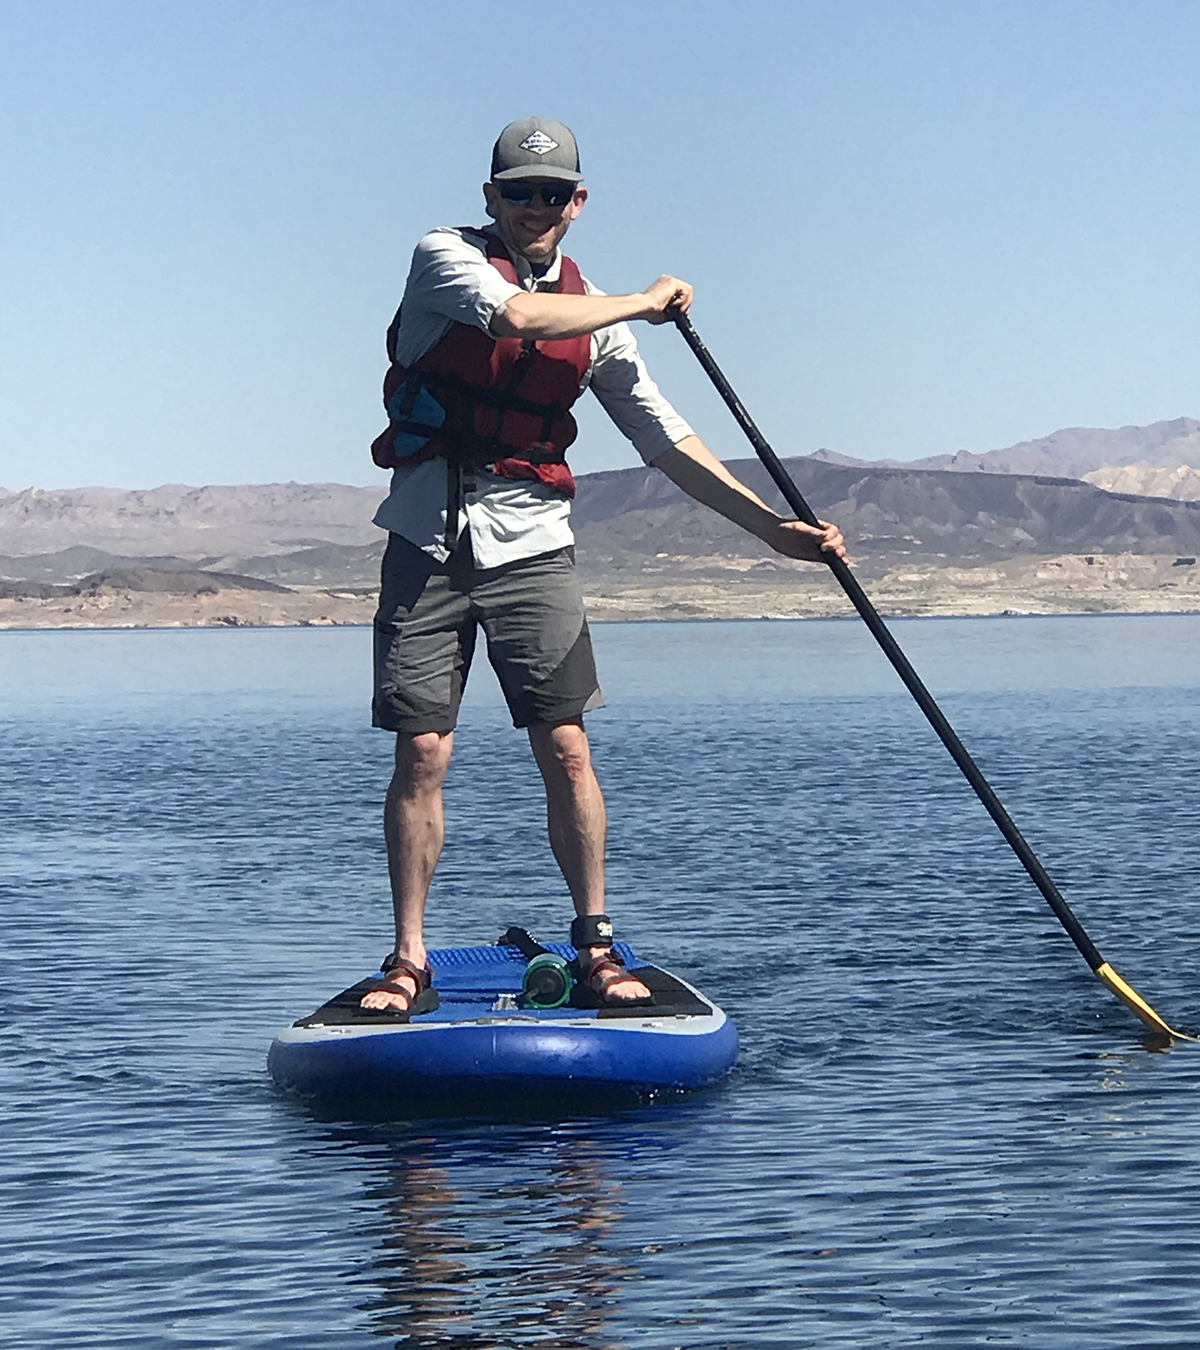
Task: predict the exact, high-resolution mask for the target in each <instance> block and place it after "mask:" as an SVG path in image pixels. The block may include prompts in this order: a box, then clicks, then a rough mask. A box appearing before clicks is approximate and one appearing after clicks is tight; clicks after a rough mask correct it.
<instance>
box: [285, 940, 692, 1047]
mask: <svg viewBox="0 0 1200 1350" xmlns="http://www.w3.org/2000/svg"><path fill="white" fill-rule="evenodd" d="M613 945H614V947H615V949H616V951H617V952H618V953H619V954H620V955H621V957H622V958H623V959H624V961H625V965H626V968H627V969H628V970H629V971H630V973H631V974H632V973H635V972H636V974H637V977H638V979H639V980H641V981H642V983H643V984H645V985H646V987H647V988H648V989H649V990H650V995H651V1001H650V1003H649V1004H645V1003H643V1004H639V1005H637V1006H634V1007H621V1006H612V1007H604V1008H583V1007H573V1006H572V1005H571V1004H569V1003H568V1004H564V1005H563V1006H562V1007H560V1008H520V1009H516V1008H514V1009H511V1010H505V1011H507V1012H508V1016H509V1017H510V1018H511V1019H512V1020H513V1021H514V1022H518V1023H519V1022H524V1021H528V1019H529V1018H530V1017H535V1018H537V1020H538V1021H560V1020H563V1019H568V1018H569V1019H570V1020H572V1021H578V1020H579V1019H580V1018H589V1017H594V1018H598V1019H602V1020H605V1021H608V1020H609V1019H613V1018H629V1017H641V1018H646V1017H659V1018H661V1017H704V1016H708V1015H710V1014H711V1013H712V1011H713V1008H712V1005H711V1004H709V1003H706V1002H705V1001H704V1000H703V999H701V998H698V997H697V996H696V994H695V993H694V992H693V991H692V990H691V989H689V988H688V987H687V985H685V984H684V983H683V982H682V981H680V980H677V979H676V978H675V976H673V975H670V974H668V972H667V971H665V970H660V969H659V968H658V967H657V966H652V965H648V964H647V963H646V962H644V961H643V960H642V959H641V958H640V957H638V956H636V955H635V954H634V952H633V949H632V948H631V947H629V945H628V944H627V943H624V942H617V943H614V944H613ZM546 947H547V950H549V951H552V952H554V953H556V954H557V955H559V956H563V957H565V958H566V959H568V960H570V959H571V958H572V957H574V955H575V949H574V948H573V947H571V946H569V945H568V944H567V943H562V942H556V943H547V944H546ZM429 964H430V965H431V966H432V967H433V971H434V986H435V988H436V989H437V991H438V996H439V997H440V999H441V1007H440V1008H438V1009H436V1010H434V1011H433V1012H431V1013H425V1014H421V1015H418V1016H417V1017H416V1018H414V1019H413V1025H414V1026H416V1025H422V1026H427V1025H433V1024H437V1025H439V1026H445V1027H449V1026H453V1025H454V1023H455V1022H464V1021H474V1020H476V1019H478V1018H483V1017H486V1018H489V1019H493V1018H500V1019H503V1018H504V1017H505V1012H504V1011H501V1012H497V1011H496V1010H495V1009H494V1006H493V1005H494V1004H495V1003H496V1002H497V1001H498V1000H499V998H500V997H501V995H510V996H512V995H517V994H519V993H520V990H521V976H522V974H523V973H524V970H525V964H526V962H525V958H524V957H523V956H522V955H521V953H520V952H519V951H518V950H517V949H516V948H515V947H501V946H491V947H446V948H442V949H440V950H431V951H430V953H429ZM377 978H378V977H377V976H372V977H370V978H369V979H365V980H359V982H358V983H357V984H353V985H351V986H350V988H349V989H343V990H342V992H341V993H340V994H335V995H334V996H333V998H331V999H329V1001H328V1002H326V1003H323V1004H322V1005H321V1006H320V1007H319V1008H318V1009H317V1010H316V1011H315V1012H312V1013H309V1015H308V1016H307V1017H302V1018H300V1019H299V1021H297V1022H295V1023H293V1025H294V1026H297V1027H319V1026H402V1025H404V1024H405V1023H407V1022H408V1021H409V1016H408V1014H407V1013H402V1012H388V1011H386V1010H375V1009H366V1008H362V1007H360V1006H359V1001H360V1000H361V998H362V996H363V994H365V993H366V992H367V990H368V989H369V988H370V987H371V986H372V985H373V984H374V983H375V981H376V979H377ZM505 1020H507V1019H505Z"/></svg>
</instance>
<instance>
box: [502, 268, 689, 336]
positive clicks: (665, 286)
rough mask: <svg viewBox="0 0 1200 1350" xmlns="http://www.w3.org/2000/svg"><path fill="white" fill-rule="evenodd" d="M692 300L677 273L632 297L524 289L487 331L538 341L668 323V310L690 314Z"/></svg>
mask: <svg viewBox="0 0 1200 1350" xmlns="http://www.w3.org/2000/svg"><path fill="white" fill-rule="evenodd" d="M691 303H692V288H691V287H690V286H689V285H688V283H687V282H686V281H680V280H678V279H677V278H676V277H668V276H661V277H659V279H658V280H657V281H656V282H655V283H654V284H653V285H652V286H649V287H647V288H646V290H644V291H635V292H633V294H631V295H559V294H558V292H557V291H522V292H521V294H520V295H514V296H511V297H510V298H509V299H508V300H507V301H506V302H505V304H504V308H503V309H499V310H497V311H496V313H495V314H494V315H493V316H492V319H491V322H490V323H489V324H488V331H489V332H490V333H491V334H492V336H493V337H518V338H525V339H527V340H531V341H534V342H552V341H555V340H557V339H559V338H572V337H581V336H582V335H583V334H584V333H594V332H595V331H596V329H598V328H608V327H609V326H610V325H612V324H614V323H625V322H626V321H627V320H629V319H645V320H646V321H647V322H648V323H666V322H667V319H668V315H667V311H668V310H669V309H672V308H675V307H677V308H679V309H681V310H683V312H684V313H685V314H686V313H687V311H688V309H689V308H690V307H691Z"/></svg>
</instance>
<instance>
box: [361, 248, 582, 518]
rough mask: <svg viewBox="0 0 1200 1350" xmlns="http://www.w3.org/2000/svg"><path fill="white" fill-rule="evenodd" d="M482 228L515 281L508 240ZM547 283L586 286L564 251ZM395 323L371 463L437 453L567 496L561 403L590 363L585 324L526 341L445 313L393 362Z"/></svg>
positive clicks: (561, 289)
mask: <svg viewBox="0 0 1200 1350" xmlns="http://www.w3.org/2000/svg"><path fill="white" fill-rule="evenodd" d="M470 233H476V232H475V231H470ZM481 237H482V238H484V239H486V240H487V258H488V262H490V263H491V265H492V266H493V267H494V268H495V269H496V270H497V271H498V272H499V273H500V275H501V276H503V277H504V278H505V280H506V281H511V282H512V283H513V284H514V285H516V284H517V271H516V268H515V267H514V266H513V263H512V259H511V258H510V257H509V255H508V250H507V249H506V248H505V247H504V245H503V244H502V243H501V242H500V241H499V239H497V238H496V237H495V236H494V235H490V234H484V235H482V236H481ZM556 289H557V292H558V294H560V295H586V294H587V291H586V288H585V287H584V284H583V278H582V277H581V276H580V275H579V268H578V267H576V265H575V264H574V263H573V262H572V261H571V259H570V258H568V257H566V256H565V255H564V256H563V258H562V263H561V270H560V272H559V280H558V286H557V288H556ZM399 327H400V313H399V311H397V314H396V317H395V318H394V319H393V320H392V325H391V327H390V328H389V329H388V356H389V358H390V359H391V362H392V364H391V367H390V369H389V370H388V372H387V375H386V376H385V378H384V382H383V402H384V407H385V408H386V409H387V413H388V418H389V422H388V427H387V430H386V431H384V432H383V434H382V435H380V436H378V437H377V438H376V440H375V442H374V443H373V444H372V446H371V456H372V458H373V459H374V460H375V463H376V464H378V465H379V466H380V468H383V469H392V468H396V467H398V466H399V465H403V464H419V463H421V462H423V461H425V460H429V459H433V458H435V457H436V456H439V455H441V456H443V457H444V458H445V459H446V460H447V462H448V468H449V469H450V471H451V473H452V475H453V477H455V478H456V479H457V478H458V477H459V475H460V474H461V473H462V472H464V471H465V472H467V473H468V474H469V473H470V472H473V471H474V469H476V468H484V467H486V469H487V471H488V472H489V473H493V474H496V475H498V476H499V477H501V478H524V479H531V480H534V481H536V482H539V483H545V484H546V486H547V487H551V488H553V489H555V491H557V492H561V493H562V494H563V495H564V496H566V497H574V495H575V479H574V478H573V477H572V474H571V470H570V469H569V468H568V467H567V463H566V451H567V448H568V447H569V446H570V445H571V444H572V442H573V441H574V440H575V437H576V435H577V434H578V428H577V427H576V424H575V419H574V417H572V416H571V413H570V408H571V406H572V404H573V403H574V402H575V400H576V399H577V398H578V397H579V395H580V394H581V393H582V391H583V380H584V376H585V375H586V373H587V370H588V367H589V365H590V364H591V359H592V339H591V337H590V335H589V334H586V333H585V334H582V335H581V336H580V337H573V338H563V339H559V340H555V341H546V342H534V341H531V340H523V339H521V338H515V337H514V338H494V337H491V336H489V334H487V333H485V332H483V331H482V329H479V328H476V327H474V326H472V325H471V324H465V323H453V324H451V326H450V329H449V331H448V332H447V333H446V334H445V336H444V337H443V338H441V340H440V341H439V342H437V343H435V344H434V346H433V347H431V348H430V350H429V351H427V352H426V353H425V355H424V356H422V357H421V358H420V359H419V360H417V361H416V362H414V363H413V364H412V365H411V366H402V365H400V364H399V362H397V360H396V335H397V332H398V330H399ZM443 414H444V416H443ZM458 496H459V494H458V493H456V492H452V493H451V497H452V498H455V497H458ZM450 523H451V522H448V524H450Z"/></svg>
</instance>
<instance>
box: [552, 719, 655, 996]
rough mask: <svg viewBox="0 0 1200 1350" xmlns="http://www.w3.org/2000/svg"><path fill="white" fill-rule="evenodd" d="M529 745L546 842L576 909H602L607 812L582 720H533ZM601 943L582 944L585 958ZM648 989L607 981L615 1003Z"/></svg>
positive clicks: (599, 911)
mask: <svg viewBox="0 0 1200 1350" xmlns="http://www.w3.org/2000/svg"><path fill="white" fill-rule="evenodd" d="M529 744H530V745H531V746H532V747H533V757H534V759H536V760H537V765H538V768H539V769H540V770H541V771H542V779H543V781H544V782H545V784H546V820H547V824H548V825H549V827H550V847H551V848H552V849H553V850H554V857H555V860H556V861H557V863H558V865H559V868H560V869H561V871H562V874H563V878H564V880H565V881H566V883H567V887H568V889H569V890H570V892H571V899H572V900H573V901H574V904H575V913H576V914H578V915H579V917H580V918H583V917H584V916H585V915H587V914H603V913H604V840H605V833H606V830H607V825H608V821H607V817H606V815H605V811H604V795H603V793H602V792H601V791H600V784H599V783H598V782H597V781H596V774H595V771H594V770H593V768H592V755H591V749H590V747H589V745H588V738H587V732H586V731H584V729H583V721H582V719H580V718H576V719H574V720H573V721H570V722H557V723H554V724H550V723H545V722H541V723H536V724H535V725H534V726H531V727H530V728H529ZM607 950H608V949H607V948H606V947H583V948H581V954H582V955H583V956H584V957H585V958H586V959H587V960H595V958H596V957H597V956H599V955H601V954H602V953H604V952H605V951H607ZM649 993H650V991H649V990H648V989H647V988H646V986H645V985H644V984H642V982H641V981H640V980H637V979H634V978H633V976H630V977H629V978H628V979H627V980H619V981H616V982H615V983H613V984H612V985H610V986H609V990H608V996H609V997H610V998H611V999H613V1001H614V1002H624V1001H626V1000H628V999H639V998H647V997H648V996H649Z"/></svg>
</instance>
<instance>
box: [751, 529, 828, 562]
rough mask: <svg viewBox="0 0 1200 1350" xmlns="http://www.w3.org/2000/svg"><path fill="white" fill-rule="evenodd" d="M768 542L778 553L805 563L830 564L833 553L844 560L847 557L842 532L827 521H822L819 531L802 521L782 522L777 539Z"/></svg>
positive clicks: (776, 532)
mask: <svg viewBox="0 0 1200 1350" xmlns="http://www.w3.org/2000/svg"><path fill="white" fill-rule="evenodd" d="M767 542H768V543H769V544H770V545H771V547H772V548H773V549H774V550H775V552H776V553H782V554H784V555H785V556H786V557H788V558H799V559H801V560H802V561H804V562H828V561H829V556H828V555H829V554H831V553H832V554H835V555H836V556H837V557H839V558H842V559H844V558H845V557H846V541H845V540H844V539H843V538H842V532H841V530H839V529H838V527H837V526H836V525H831V524H830V523H829V521H827V520H823V521H821V528H820V529H819V530H818V529H814V528H813V526H811V525H806V524H805V523H804V522H803V521H802V520H781V521H780V522H779V528H778V529H777V530H776V531H775V537H774V538H773V539H769V540H768V541H767Z"/></svg>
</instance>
